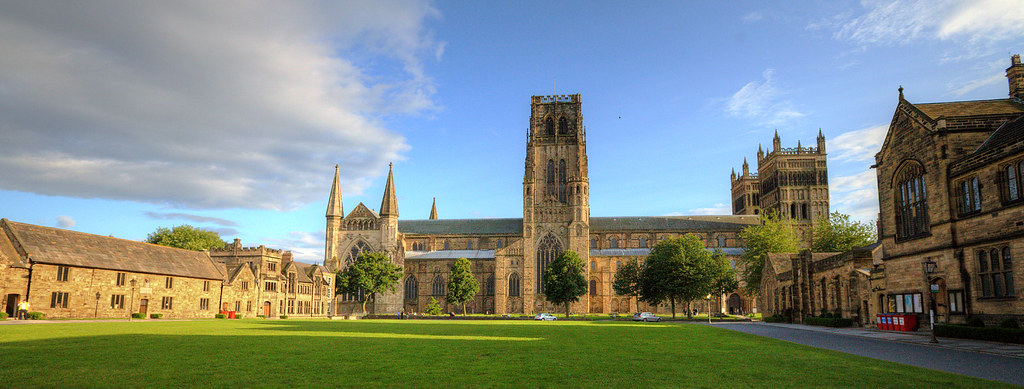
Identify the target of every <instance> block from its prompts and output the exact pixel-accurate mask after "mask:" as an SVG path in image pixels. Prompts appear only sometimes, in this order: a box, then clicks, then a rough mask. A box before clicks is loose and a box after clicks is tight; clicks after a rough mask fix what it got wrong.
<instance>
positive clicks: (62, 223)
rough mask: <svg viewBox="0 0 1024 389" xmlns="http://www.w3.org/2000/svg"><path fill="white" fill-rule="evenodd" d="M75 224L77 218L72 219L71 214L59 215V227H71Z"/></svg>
mask: <svg viewBox="0 0 1024 389" xmlns="http://www.w3.org/2000/svg"><path fill="white" fill-rule="evenodd" d="M75 224H76V223H75V219H72V218H71V216H57V227H59V228H71V227H74V226H75Z"/></svg>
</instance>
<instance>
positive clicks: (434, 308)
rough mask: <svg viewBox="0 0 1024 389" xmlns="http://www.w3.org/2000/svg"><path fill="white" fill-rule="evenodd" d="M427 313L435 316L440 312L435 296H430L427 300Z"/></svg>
mask: <svg viewBox="0 0 1024 389" xmlns="http://www.w3.org/2000/svg"><path fill="white" fill-rule="evenodd" d="M427 314H428V315H435V316H436V315H440V314H441V303H439V302H437V299H436V298H433V297H431V298H430V301H428V302H427Z"/></svg>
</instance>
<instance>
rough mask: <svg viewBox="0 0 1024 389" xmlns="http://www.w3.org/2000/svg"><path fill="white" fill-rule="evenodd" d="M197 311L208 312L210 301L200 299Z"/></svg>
mask: <svg viewBox="0 0 1024 389" xmlns="http://www.w3.org/2000/svg"><path fill="white" fill-rule="evenodd" d="M199 310H200V311H208V310H210V299H208V298H201V299H199Z"/></svg>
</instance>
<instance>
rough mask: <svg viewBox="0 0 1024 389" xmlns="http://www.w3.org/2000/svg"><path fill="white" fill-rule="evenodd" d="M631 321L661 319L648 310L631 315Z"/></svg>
mask: <svg viewBox="0 0 1024 389" xmlns="http://www.w3.org/2000/svg"><path fill="white" fill-rule="evenodd" d="M633 321H648V322H650V321H661V318H660V317H657V316H655V315H654V314H653V313H650V312H640V313H637V314H634V315H633Z"/></svg>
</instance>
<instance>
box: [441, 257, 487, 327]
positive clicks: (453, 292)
mask: <svg viewBox="0 0 1024 389" xmlns="http://www.w3.org/2000/svg"><path fill="white" fill-rule="evenodd" d="M450 270H451V273H450V274H449V275H448V294H447V295H446V296H445V297H444V298H445V300H448V302H449V303H452V304H456V305H458V304H462V316H466V302H468V301H470V300H473V296H476V293H477V292H479V291H480V283H479V282H477V280H476V277H473V271H472V270H471V269H470V263H469V260H468V259H466V258H459V259H456V260H455V263H453V264H452V266H451V268H450Z"/></svg>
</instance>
